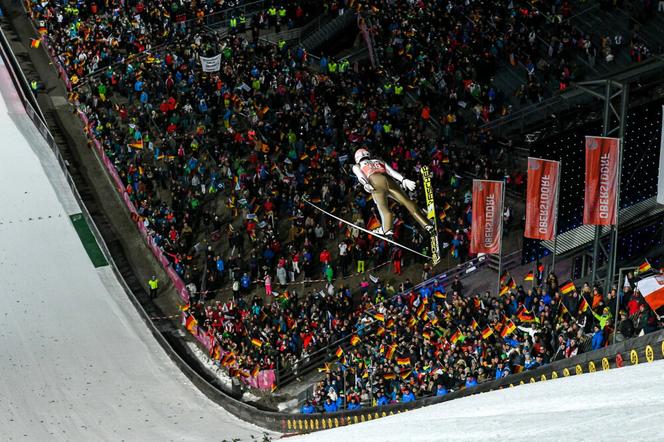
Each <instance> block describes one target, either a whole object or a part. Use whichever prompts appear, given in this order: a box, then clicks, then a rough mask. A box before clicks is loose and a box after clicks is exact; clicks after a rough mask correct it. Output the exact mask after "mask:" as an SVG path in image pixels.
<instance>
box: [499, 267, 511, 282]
mask: <svg viewBox="0 0 664 442" xmlns="http://www.w3.org/2000/svg"><path fill="white" fill-rule="evenodd" d="M509 276H510V274H509V273H508V272H507V270H505V271H504V272H503V274H502V275H500V284H505V283H506V282H507V279H508V278H509Z"/></svg>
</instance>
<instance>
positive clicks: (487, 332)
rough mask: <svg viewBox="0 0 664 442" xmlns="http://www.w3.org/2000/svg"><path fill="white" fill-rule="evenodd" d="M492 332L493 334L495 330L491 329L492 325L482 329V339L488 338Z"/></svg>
mask: <svg viewBox="0 0 664 442" xmlns="http://www.w3.org/2000/svg"><path fill="white" fill-rule="evenodd" d="M492 334H493V330H491V327H487V328H485V329H484V330H482V339H487V338H488V337H489V336H491V335H492Z"/></svg>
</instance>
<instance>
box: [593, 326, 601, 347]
mask: <svg viewBox="0 0 664 442" xmlns="http://www.w3.org/2000/svg"><path fill="white" fill-rule="evenodd" d="M603 342H604V332H603V331H602V330H601V329H600V328H599V325H595V333H593V340H592V347H593V350H599V349H600V348H602V343H603Z"/></svg>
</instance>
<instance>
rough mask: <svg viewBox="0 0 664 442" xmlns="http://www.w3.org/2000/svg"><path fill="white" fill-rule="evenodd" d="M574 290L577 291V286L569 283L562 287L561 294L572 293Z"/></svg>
mask: <svg viewBox="0 0 664 442" xmlns="http://www.w3.org/2000/svg"><path fill="white" fill-rule="evenodd" d="M574 290H576V286H575V285H574V283H573V282H572V281H567V282H566V283H565V284H563V285H562V287H560V293H562V294H563V295H566V294H568V293H571V292H573V291H574Z"/></svg>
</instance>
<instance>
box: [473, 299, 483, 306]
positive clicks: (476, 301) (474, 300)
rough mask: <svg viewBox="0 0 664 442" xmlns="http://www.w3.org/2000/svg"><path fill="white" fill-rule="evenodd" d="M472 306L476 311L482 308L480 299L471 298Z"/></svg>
mask: <svg viewBox="0 0 664 442" xmlns="http://www.w3.org/2000/svg"><path fill="white" fill-rule="evenodd" d="M473 305H474V306H475V308H476V309H479V308H480V307H482V301H480V298H473Z"/></svg>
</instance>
